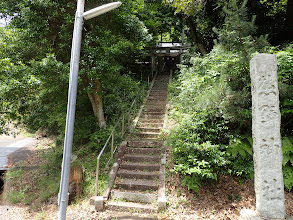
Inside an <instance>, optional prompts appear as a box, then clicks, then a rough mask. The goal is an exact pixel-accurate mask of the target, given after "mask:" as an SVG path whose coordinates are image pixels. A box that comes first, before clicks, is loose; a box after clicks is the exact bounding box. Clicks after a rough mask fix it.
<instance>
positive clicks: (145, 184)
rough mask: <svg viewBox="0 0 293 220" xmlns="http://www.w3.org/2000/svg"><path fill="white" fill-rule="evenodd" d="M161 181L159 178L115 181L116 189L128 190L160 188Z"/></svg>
mask: <svg viewBox="0 0 293 220" xmlns="http://www.w3.org/2000/svg"><path fill="white" fill-rule="evenodd" d="M158 188H159V182H158V181H157V180H148V181H146V180H144V179H118V180H116V181H115V189H120V190H121V189H127V190H141V191H144V190H158Z"/></svg>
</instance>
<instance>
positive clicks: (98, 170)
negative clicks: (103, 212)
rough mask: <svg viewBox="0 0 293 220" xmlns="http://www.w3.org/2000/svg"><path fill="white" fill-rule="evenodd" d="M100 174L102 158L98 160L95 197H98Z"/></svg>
mask: <svg viewBox="0 0 293 220" xmlns="http://www.w3.org/2000/svg"><path fill="white" fill-rule="evenodd" d="M99 172H100V158H97V170H96V183H95V196H97V195H98V184H99Z"/></svg>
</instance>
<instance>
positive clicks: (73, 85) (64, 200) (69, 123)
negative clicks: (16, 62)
mask: <svg viewBox="0 0 293 220" xmlns="http://www.w3.org/2000/svg"><path fill="white" fill-rule="evenodd" d="M83 12H84V0H78V1H77V10H76V14H75V22H74V30H73V39H72V49H71V60H70V79H69V90H68V105H67V116H66V128H65V140H64V151H63V162H62V173H61V181H60V192H59V198H58V199H59V201H58V202H59V216H58V219H59V220H64V219H65V218H66V208H67V204H68V185H69V175H70V161H71V153H72V142H73V130H74V120H75V105H76V94H77V84H78V71H79V58H80V47H81V35H82V25H83Z"/></svg>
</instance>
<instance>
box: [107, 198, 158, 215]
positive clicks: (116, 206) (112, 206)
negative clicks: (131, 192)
mask: <svg viewBox="0 0 293 220" xmlns="http://www.w3.org/2000/svg"><path fill="white" fill-rule="evenodd" d="M106 209H108V210H111V211H112V210H118V211H126V212H130V211H133V212H137V211H143V212H147V213H152V212H155V211H156V208H155V207H154V206H153V205H152V204H142V203H134V202H122V201H109V202H108V203H107V205H106Z"/></svg>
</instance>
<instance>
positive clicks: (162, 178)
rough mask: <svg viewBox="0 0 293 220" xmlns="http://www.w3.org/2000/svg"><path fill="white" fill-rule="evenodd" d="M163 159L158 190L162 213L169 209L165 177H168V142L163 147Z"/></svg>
mask: <svg viewBox="0 0 293 220" xmlns="http://www.w3.org/2000/svg"><path fill="white" fill-rule="evenodd" d="M162 154H163V156H162V159H161V166H160V174H159V188H158V210H159V211H162V210H165V209H166V208H167V198H166V183H165V175H166V169H165V165H166V142H164V144H163V147H162Z"/></svg>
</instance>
